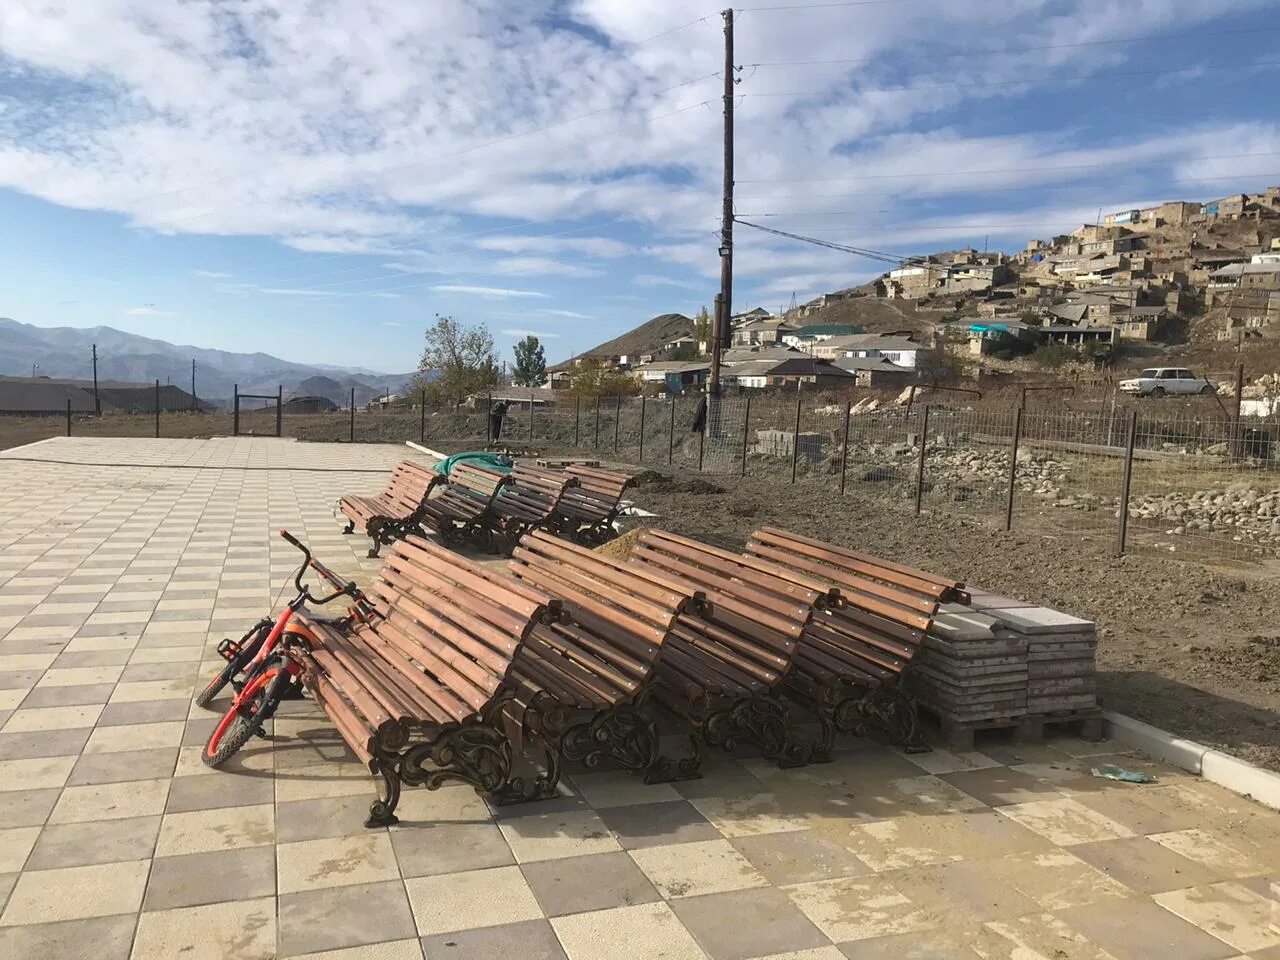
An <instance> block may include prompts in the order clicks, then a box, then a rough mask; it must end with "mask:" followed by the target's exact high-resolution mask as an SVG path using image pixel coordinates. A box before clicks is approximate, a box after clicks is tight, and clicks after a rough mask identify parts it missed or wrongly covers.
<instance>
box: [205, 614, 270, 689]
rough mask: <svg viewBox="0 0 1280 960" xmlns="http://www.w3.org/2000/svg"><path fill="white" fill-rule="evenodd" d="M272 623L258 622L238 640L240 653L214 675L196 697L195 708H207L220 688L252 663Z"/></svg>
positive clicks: (268, 621) (266, 621)
mask: <svg viewBox="0 0 1280 960" xmlns="http://www.w3.org/2000/svg"><path fill="white" fill-rule="evenodd" d="M271 626H272V621H270V620H260V621H258V623H256V624H255V625H254V626H253V627H252V628H251V629H250V630H249V632H248V633H246V634H245V635H244V636H243V637H241V638H240V652H239V653H237V654H236V655H235V656H234V657H232V658H231V659H230V660H228V661H227V665H226V666H225V667H223V668H222V669H221V670H219V671H218V672H217V674H215V675H214V677H213V679H212V680H210V681H209V683H208V684H207V685H206V686H205V688H204V689H203V690H201V691H200V694H199V696H197V697H196V706H198V707H207V706H209V704H211V703H213V700H214V698H215V697H216V696H217V695H218V694H220V693H221V692H222V688H223V687H225V686H226V685H227V684H228V683H230V682H231V681H232V680H234V679H235V678H236V675H237V674H238V673H239V672H240V671H241V670H243V669H244V668H245V667H247V666H248V665H249V664H250V663H252V662H253V658H254V657H256V656H257V655H258V650H260V649H261V648H262V642H263V641H264V640H266V639H267V635H268V634H269V633H270V632H271Z"/></svg>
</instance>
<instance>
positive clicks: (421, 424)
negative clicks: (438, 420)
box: [418, 387, 427, 443]
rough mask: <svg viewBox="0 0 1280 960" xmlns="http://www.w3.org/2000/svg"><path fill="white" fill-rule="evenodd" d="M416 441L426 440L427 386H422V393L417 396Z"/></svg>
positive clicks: (423, 441)
mask: <svg viewBox="0 0 1280 960" xmlns="http://www.w3.org/2000/svg"><path fill="white" fill-rule="evenodd" d="M418 442H419V443H426V442H427V388H426V387H423V388H422V395H421V396H420V397H419V398H418Z"/></svg>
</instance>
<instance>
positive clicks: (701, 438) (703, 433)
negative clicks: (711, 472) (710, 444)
mask: <svg viewBox="0 0 1280 960" xmlns="http://www.w3.org/2000/svg"><path fill="white" fill-rule="evenodd" d="M706 446H707V425H706V424H705V423H704V424H703V425H702V429H701V430H699V431H698V472H699V473H701V472H702V454H703V452H704V451H705V449H706Z"/></svg>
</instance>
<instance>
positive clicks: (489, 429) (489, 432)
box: [484, 390, 493, 447]
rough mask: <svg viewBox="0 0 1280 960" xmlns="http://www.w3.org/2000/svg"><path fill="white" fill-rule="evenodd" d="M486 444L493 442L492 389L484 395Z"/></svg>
mask: <svg viewBox="0 0 1280 960" xmlns="http://www.w3.org/2000/svg"><path fill="white" fill-rule="evenodd" d="M484 402H485V408H484V445H485V446H486V447H487V446H489V444H491V443H493V391H492V390H490V391H489V392H488V393H486V394H485V397H484Z"/></svg>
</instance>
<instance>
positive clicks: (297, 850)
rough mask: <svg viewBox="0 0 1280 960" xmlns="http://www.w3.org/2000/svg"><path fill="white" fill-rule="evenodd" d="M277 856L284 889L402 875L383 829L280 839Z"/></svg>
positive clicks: (371, 881) (281, 886)
mask: <svg viewBox="0 0 1280 960" xmlns="http://www.w3.org/2000/svg"><path fill="white" fill-rule="evenodd" d="M276 859H277V873H278V875H279V888H280V892H281V893H297V892H299V891H302V890H318V889H320V888H322V887H341V886H348V885H351V884H363V883H377V882H379V881H382V880H395V879H396V878H398V877H399V876H400V872H399V868H398V867H397V865H396V857H395V853H394V851H393V850H392V847H391V838H390V837H388V836H387V835H386V833H385V832H382V831H379V832H376V833H375V832H372V831H365V833H363V834H361V835H359V836H350V837H325V838H323V839H320V840H303V841H301V842H299V843H281V844H279V845H278V846H277V847H276Z"/></svg>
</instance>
